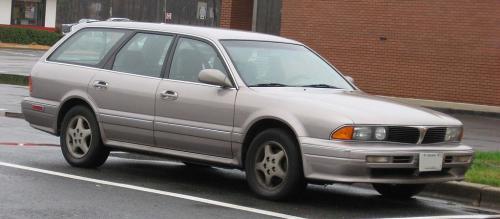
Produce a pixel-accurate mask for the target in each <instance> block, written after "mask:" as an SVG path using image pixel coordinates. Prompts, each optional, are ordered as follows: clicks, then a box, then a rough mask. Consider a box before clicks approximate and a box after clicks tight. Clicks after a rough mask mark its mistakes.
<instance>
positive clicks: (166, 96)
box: [160, 90, 179, 100]
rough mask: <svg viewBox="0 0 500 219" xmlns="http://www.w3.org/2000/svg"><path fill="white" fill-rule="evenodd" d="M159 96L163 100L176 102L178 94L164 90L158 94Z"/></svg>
mask: <svg viewBox="0 0 500 219" xmlns="http://www.w3.org/2000/svg"><path fill="white" fill-rule="evenodd" d="M160 96H161V98H162V99H164V100H177V98H178V97H179V94H177V92H175V91H172V90H164V91H162V92H161V93H160Z"/></svg>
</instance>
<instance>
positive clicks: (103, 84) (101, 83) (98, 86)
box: [93, 81, 109, 90]
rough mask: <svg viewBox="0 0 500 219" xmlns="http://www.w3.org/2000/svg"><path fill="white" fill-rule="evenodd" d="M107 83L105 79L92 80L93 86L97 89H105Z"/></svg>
mask: <svg viewBox="0 0 500 219" xmlns="http://www.w3.org/2000/svg"><path fill="white" fill-rule="evenodd" d="M108 85H109V83H108V82H105V81H94V83H93V86H94V88H95V89H98V90H105V89H107V88H108Z"/></svg>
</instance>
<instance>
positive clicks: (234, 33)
mask: <svg viewBox="0 0 500 219" xmlns="http://www.w3.org/2000/svg"><path fill="white" fill-rule="evenodd" d="M85 27H108V28H124V29H136V30H150V31H159V32H168V33H178V34H186V35H193V36H201V37H205V38H209V39H211V40H214V41H218V40H258V41H271V42H282V43H293V44H302V43H300V42H297V41H295V40H291V39H287V38H284V37H279V36H274V35H270V34H262V33H256V32H250V31H241V30H230V29H224V28H213V27H199V26H188V25H178V24H165V23H145V22H93V23H87V24H84V25H82V26H81V28H85Z"/></svg>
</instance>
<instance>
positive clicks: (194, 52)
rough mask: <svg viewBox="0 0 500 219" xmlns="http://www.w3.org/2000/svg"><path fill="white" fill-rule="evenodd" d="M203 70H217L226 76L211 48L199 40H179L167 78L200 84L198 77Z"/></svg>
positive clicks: (220, 62) (222, 66)
mask: <svg viewBox="0 0 500 219" xmlns="http://www.w3.org/2000/svg"><path fill="white" fill-rule="evenodd" d="M203 69H217V70H220V71H221V72H223V73H225V74H227V72H226V69H225V68H224V65H223V64H222V61H221V60H220V59H219V56H217V52H216V51H215V49H214V48H213V47H212V46H210V45H209V44H208V43H205V42H202V41H199V40H193V39H187V38H181V39H180V40H179V42H178V44H177V48H176V49H175V53H174V57H173V59H172V66H171V68H170V73H169V78H170V79H175V80H181V81H190V82H200V81H199V80H198V75H199V73H200V71H201V70H203Z"/></svg>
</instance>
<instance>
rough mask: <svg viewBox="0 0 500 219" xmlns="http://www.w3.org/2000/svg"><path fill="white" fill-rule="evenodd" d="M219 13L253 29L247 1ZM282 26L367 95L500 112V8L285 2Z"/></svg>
mask: <svg viewBox="0 0 500 219" xmlns="http://www.w3.org/2000/svg"><path fill="white" fill-rule="evenodd" d="M256 1H257V0H256ZM265 1H272V0H258V2H257V3H260V2H265ZM222 5H223V6H222V16H221V21H220V24H221V26H222V27H228V28H236V29H245V30H251V29H252V24H253V23H255V21H253V19H252V18H253V16H252V15H253V14H254V13H252V11H253V9H252V8H253V7H252V5H253V1H252V0H222ZM252 21H253V22H252ZM280 24H281V27H280V31H279V33H280V35H281V36H284V37H288V38H292V39H295V40H299V41H301V42H304V43H306V44H307V45H309V46H310V47H312V48H313V49H315V50H316V51H318V52H319V53H320V54H321V55H323V56H324V57H326V58H327V59H329V60H330V61H331V62H332V63H333V64H334V65H335V66H337V67H338V68H339V70H341V71H342V72H343V73H344V74H346V75H350V76H352V77H354V78H355V80H356V83H357V85H358V86H359V87H360V88H361V89H363V90H364V91H366V92H369V93H372V94H380V95H387V96H398V97H409V98H418V99H432V100H441V101H451V102H465V103H474V104H483V105H492V106H500V1H497V0H485V1H467V0H440V1H433V0H419V1H397V0H392V1H368V0H366V1H348V0H345V1H340V0H338V1H337V0H284V1H282V9H281V22H280ZM253 28H254V29H255V27H253Z"/></svg>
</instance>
